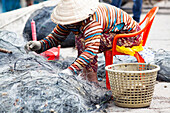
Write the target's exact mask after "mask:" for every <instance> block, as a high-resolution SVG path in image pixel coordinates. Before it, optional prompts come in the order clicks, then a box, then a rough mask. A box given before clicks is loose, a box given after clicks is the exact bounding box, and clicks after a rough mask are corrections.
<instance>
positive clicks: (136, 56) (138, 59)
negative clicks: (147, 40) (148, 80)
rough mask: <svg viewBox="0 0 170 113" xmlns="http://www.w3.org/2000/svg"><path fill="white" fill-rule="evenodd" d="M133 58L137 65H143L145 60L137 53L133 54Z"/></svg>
mask: <svg viewBox="0 0 170 113" xmlns="http://www.w3.org/2000/svg"><path fill="white" fill-rule="evenodd" d="M134 57H135V58H136V59H137V61H138V62H139V63H145V60H144V59H143V58H142V57H141V55H140V54H139V53H137V52H136V53H135V55H134Z"/></svg>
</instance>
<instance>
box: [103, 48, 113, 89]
mask: <svg viewBox="0 0 170 113" xmlns="http://www.w3.org/2000/svg"><path fill="white" fill-rule="evenodd" d="M104 55H105V66H108V65H111V64H112V60H113V56H112V51H106V52H104ZM106 87H107V89H108V90H110V89H111V88H110V82H109V77H108V72H107V71H106Z"/></svg>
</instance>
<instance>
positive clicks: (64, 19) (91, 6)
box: [51, 0, 99, 25]
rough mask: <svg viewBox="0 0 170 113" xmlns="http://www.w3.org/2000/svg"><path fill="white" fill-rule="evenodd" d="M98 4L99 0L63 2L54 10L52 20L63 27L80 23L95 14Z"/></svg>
mask: <svg viewBox="0 0 170 113" xmlns="http://www.w3.org/2000/svg"><path fill="white" fill-rule="evenodd" d="M98 4H99V0H61V1H60V2H59V3H58V5H57V6H56V7H55V8H54V10H53V13H52V14H51V19H52V21H53V22H54V23H56V24H61V25H67V24H73V23H76V22H80V21H82V20H84V19H86V18H88V17H89V16H90V14H93V13H94V12H95V11H96V10H97V7H98Z"/></svg>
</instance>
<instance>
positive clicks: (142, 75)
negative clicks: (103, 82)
mask: <svg viewBox="0 0 170 113" xmlns="http://www.w3.org/2000/svg"><path fill="white" fill-rule="evenodd" d="M106 70H107V71H108V76H109V81H110V85H111V91H112V94H113V97H114V98H115V99H116V100H115V104H116V105H118V106H121V107H130V108H136V107H147V106H149V105H150V103H151V100H152V95H153V91H154V85H155V81H156V77H157V71H158V70H159V67H158V66H154V65H147V64H139V63H132V64H116V65H110V67H108V68H106ZM110 70H111V71H110Z"/></svg>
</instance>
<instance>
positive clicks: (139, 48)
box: [116, 44, 143, 56]
mask: <svg viewBox="0 0 170 113" xmlns="http://www.w3.org/2000/svg"><path fill="white" fill-rule="evenodd" d="M116 50H117V51H118V52H120V53H125V54H128V55H131V56H134V55H135V52H139V51H142V50H143V46H142V44H140V45H139V46H133V47H132V48H130V47H124V46H118V45H117V46H116Z"/></svg>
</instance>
